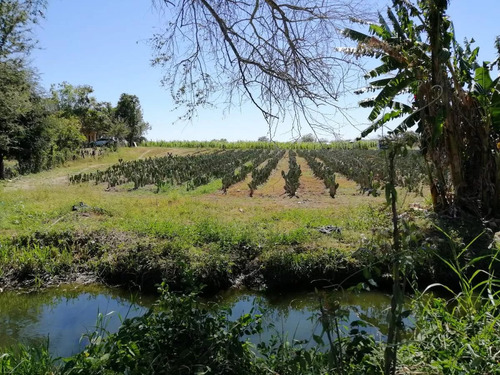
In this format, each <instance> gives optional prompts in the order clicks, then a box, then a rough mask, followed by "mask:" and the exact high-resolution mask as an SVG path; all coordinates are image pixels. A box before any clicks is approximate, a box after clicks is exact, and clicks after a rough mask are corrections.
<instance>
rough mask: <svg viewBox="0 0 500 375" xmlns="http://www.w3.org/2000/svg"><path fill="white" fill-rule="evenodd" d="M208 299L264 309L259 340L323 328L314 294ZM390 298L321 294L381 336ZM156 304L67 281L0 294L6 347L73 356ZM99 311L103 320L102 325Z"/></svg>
mask: <svg viewBox="0 0 500 375" xmlns="http://www.w3.org/2000/svg"><path fill="white" fill-rule="evenodd" d="M205 302H206V303H207V305H208V306H210V308H220V307H224V308H230V309H231V317H232V318H237V317H239V316H241V315H243V314H246V313H250V312H251V313H254V314H259V313H261V314H262V315H263V323H264V324H263V325H264V327H265V328H266V331H265V332H264V333H263V334H262V335H260V336H259V337H250V339H251V340H252V341H254V342H257V341H260V340H266V339H268V338H269V337H270V336H271V335H273V334H277V335H279V336H281V337H284V338H286V339H288V340H293V339H297V340H304V339H305V340H309V341H311V342H312V335H313V334H316V335H320V334H321V332H322V327H321V324H320V323H319V322H318V319H317V317H318V314H319V306H320V298H319V296H318V294H316V293H314V292H313V293H305V292H301V293H287V294H279V295H278V294H273V295H267V294H259V293H255V292H248V291H235V290H230V291H225V292H222V293H220V294H218V295H216V296H215V297H213V298H211V299H209V300H206V301H205ZM389 302H390V301H389V297H388V296H387V295H385V294H383V293H380V292H373V291H372V292H364V293H359V294H358V293H352V292H344V293H339V292H328V293H322V294H321V303H322V304H323V306H324V307H325V308H327V309H329V310H332V309H335V310H336V311H337V312H340V313H341V315H342V318H341V324H342V325H345V326H348V325H349V324H350V322H352V321H357V320H363V321H365V322H366V323H368V326H367V327H366V328H364V329H365V330H366V331H367V332H368V333H369V334H372V335H374V336H375V338H376V339H379V340H383V339H384V337H385V336H384V334H385V333H386V328H387V327H386V323H385V317H386V315H387V309H388V307H389ZM153 304H154V297H151V296H140V295H135V296H134V295H131V294H130V292H126V291H123V290H120V289H116V288H108V287H104V286H102V285H87V286H82V285H64V286H60V287H57V288H48V289H45V290H42V291H39V292H36V293H25V292H19V291H6V292H3V293H0V350H1V348H2V347H8V346H12V345H16V344H17V343H22V344H26V345H38V344H43V343H47V342H48V344H49V350H50V352H51V354H52V355H53V356H55V357H67V356H70V355H72V354H75V353H77V352H79V351H81V350H82V348H83V347H84V346H85V345H86V343H87V342H88V341H87V339H86V338H85V336H84V335H85V334H86V333H90V332H93V331H95V330H96V325H98V326H104V327H105V328H106V330H107V331H109V332H116V331H117V330H118V328H119V327H120V324H121V322H122V321H123V319H125V318H132V317H135V316H139V315H141V314H144V313H145V312H146V311H147V309H148V308H149V307H150V306H152V305H153ZM252 309H253V310H252ZM99 315H101V317H103V319H104V323H103V324H97V322H98V321H99Z"/></svg>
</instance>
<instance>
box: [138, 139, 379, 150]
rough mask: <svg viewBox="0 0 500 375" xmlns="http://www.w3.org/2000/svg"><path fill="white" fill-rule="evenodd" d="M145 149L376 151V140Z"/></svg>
mask: <svg viewBox="0 0 500 375" xmlns="http://www.w3.org/2000/svg"><path fill="white" fill-rule="evenodd" d="M141 146H145V147H170V148H176V147H180V148H220V149H253V148H255V149H275V148H278V149H282V150H319V149H342V150H351V149H363V150H368V149H376V148H377V147H378V142H377V141H376V140H363V141H356V142H349V141H334V142H330V143H319V142H252V141H237V142H222V141H147V142H143V143H141Z"/></svg>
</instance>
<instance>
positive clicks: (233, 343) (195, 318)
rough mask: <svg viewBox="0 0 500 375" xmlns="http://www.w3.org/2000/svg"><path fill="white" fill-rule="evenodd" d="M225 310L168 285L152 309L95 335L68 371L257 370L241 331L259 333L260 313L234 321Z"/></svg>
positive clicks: (65, 371)
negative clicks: (178, 292)
mask: <svg viewBox="0 0 500 375" xmlns="http://www.w3.org/2000/svg"><path fill="white" fill-rule="evenodd" d="M228 315H229V311H220V310H219V311H216V312H214V311H208V310H206V309H204V308H203V307H200V305H199V303H198V302H197V300H196V295H194V294H190V295H175V294H173V293H171V292H169V291H168V290H167V289H166V288H164V289H163V290H162V296H161V298H160V300H159V302H158V306H157V308H155V309H152V310H150V311H149V312H148V313H146V314H145V315H144V316H142V317H139V318H134V319H131V320H126V321H125V322H124V325H123V326H122V328H121V329H120V330H119V332H118V333H116V334H113V335H110V336H108V337H107V338H101V337H94V338H93V340H92V342H91V344H90V345H89V346H88V347H87V348H86V349H85V351H84V352H82V353H81V354H79V355H77V356H75V357H73V358H70V359H67V360H66V365H65V367H64V373H67V374H75V373H80V374H124V373H128V374H202V373H203V374H207V373H211V374H260V373H262V372H261V371H262V368H260V366H259V364H258V361H257V360H256V357H255V354H254V353H253V351H252V350H251V345H250V344H249V343H248V342H247V341H246V340H245V339H244V338H243V337H244V336H245V335H250V334H255V333H258V332H260V331H261V327H260V319H259V317H256V318H254V317H252V316H251V315H250V314H246V315H243V316H241V317H240V318H239V319H237V320H236V321H230V320H229V319H228Z"/></svg>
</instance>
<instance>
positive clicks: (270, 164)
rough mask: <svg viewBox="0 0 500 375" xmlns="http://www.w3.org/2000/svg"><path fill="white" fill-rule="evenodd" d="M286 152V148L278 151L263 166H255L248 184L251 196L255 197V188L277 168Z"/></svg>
mask: <svg viewBox="0 0 500 375" xmlns="http://www.w3.org/2000/svg"><path fill="white" fill-rule="evenodd" d="M285 152H286V151H285V150H280V151H278V152H276V153H275V154H274V156H273V157H271V158H270V159H269V160H268V161H267V163H266V164H265V165H264V166H262V168H255V169H254V170H253V171H252V181H250V183H249V184H248V187H249V188H250V196H251V197H253V193H254V192H255V190H257V188H258V187H259V186H260V185H262V184H263V183H265V182H266V181H267V180H268V179H269V176H270V175H271V172H272V171H273V170H275V169H276V166H277V165H278V162H279V161H280V160H281V158H282V157H283V156H284V155H285Z"/></svg>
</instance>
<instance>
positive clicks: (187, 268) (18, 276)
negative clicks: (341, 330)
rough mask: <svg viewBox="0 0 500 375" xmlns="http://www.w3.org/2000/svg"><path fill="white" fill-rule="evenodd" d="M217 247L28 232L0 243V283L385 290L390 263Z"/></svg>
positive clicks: (425, 277) (292, 249) (334, 254)
mask: <svg viewBox="0 0 500 375" xmlns="http://www.w3.org/2000/svg"><path fill="white" fill-rule="evenodd" d="M216 245H217V244H214V243H211V242H207V243H199V244H196V246H193V245H192V244H186V243H185V242H184V241H182V239H179V238H160V237H154V236H145V235H138V234H134V233H131V232H117V231H105V230H101V231H97V232H85V231H78V232H71V231H63V232H35V233H33V234H32V235H29V236H19V237H15V238H13V239H9V240H5V239H4V240H3V241H2V243H1V252H2V258H1V263H0V283H1V285H2V288H3V289H12V288H19V287H23V288H27V287H28V288H43V287H45V286H49V285H57V284H60V283H63V282H76V283H82V284H85V283H92V282H100V283H104V284H108V285H119V286H122V287H126V288H130V289H135V290H140V291H143V292H147V293H149V292H155V291H156V288H157V286H158V285H159V284H160V283H161V282H163V281H165V282H166V283H167V284H168V285H169V286H170V288H171V289H172V290H190V289H192V288H194V287H196V288H197V287H198V286H200V285H204V286H205V287H204V290H205V292H206V293H208V294H213V293H216V292H218V291H220V290H225V289H228V288H230V287H247V288H250V289H253V290H264V289H265V290H291V289H293V290H297V289H304V290H305V289H312V288H314V287H325V286H342V288H347V287H349V286H353V285H357V284H359V283H363V282H364V283H366V285H369V283H371V284H372V285H375V283H376V284H377V285H378V287H380V288H384V287H385V286H387V285H388V284H389V283H390V279H388V278H387V277H386V276H384V274H386V273H387V270H389V267H388V265H385V264H384V260H383V258H382V256H383V254H377V253H376V252H377V249H373V251H369V250H368V249H364V248H358V249H352V251H347V250H345V249H342V250H340V249H335V248H312V247H306V246H302V245H299V244H295V245H294V244H291V245H276V246H262V245H260V244H253V243H248V242H245V243H235V244H234V245H233V246H232V247H230V248H228V247H224V248H222V247H220V246H216ZM374 263H376V264H377V266H376V267H373V264H374ZM367 268H368V269H369V270H370V273H369V274H367V272H366V270H365V269H367ZM419 268H420V271H419V272H420V281H424V282H428V281H429V280H432V279H435V277H436V275H435V274H434V273H433V272H434V270H433V269H432V267H431V268H429V264H424V263H422V264H421V265H420V266H419ZM363 270H365V271H363ZM368 281H369V283H368Z"/></svg>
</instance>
